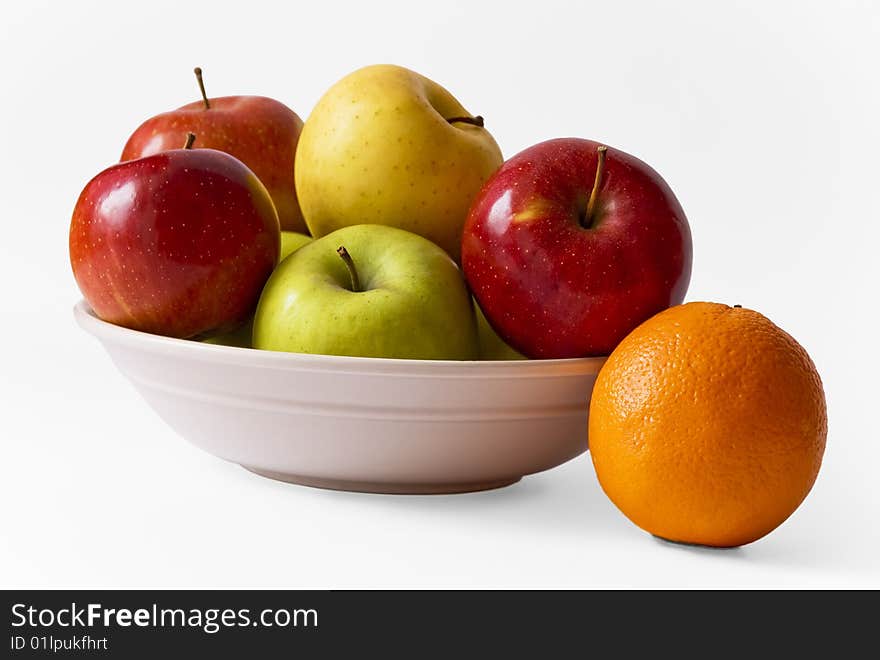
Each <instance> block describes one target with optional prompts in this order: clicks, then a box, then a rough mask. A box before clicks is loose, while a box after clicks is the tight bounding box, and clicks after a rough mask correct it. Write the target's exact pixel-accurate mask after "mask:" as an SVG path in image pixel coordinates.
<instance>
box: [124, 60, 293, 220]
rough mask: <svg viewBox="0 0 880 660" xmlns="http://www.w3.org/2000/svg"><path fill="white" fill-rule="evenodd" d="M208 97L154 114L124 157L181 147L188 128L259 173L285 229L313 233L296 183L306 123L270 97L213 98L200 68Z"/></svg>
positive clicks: (205, 145) (134, 136)
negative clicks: (296, 165) (295, 169)
mask: <svg viewBox="0 0 880 660" xmlns="http://www.w3.org/2000/svg"><path fill="white" fill-rule="evenodd" d="M195 71H196V77H197V79H198V82H199V88H200V89H201V91H202V100H201V101H196V102H194V103H190V104H188V105H185V106H183V107H182V108H178V109H177V110H172V111H171V112H165V113H162V114H160V115H156V116H155V117H152V118H151V119H148V120H147V121H145V122H144V123H143V124H141V125H140V127H139V128H138V129H137V130H136V131H135V132H134V133H132V135H131V137H130V138H128V142H127V143H126V145H125V148H124V149H123V150H122V160H132V159H133V158H142V157H144V156H151V155H153V154H156V153H159V152H160V151H167V150H169V149H178V148H180V145H182V144H183V142H184V140H185V139H186V134H187V133H190V132H191V133H195V134H196V135H198V136H199V140H198V147H199V148H205V149H219V150H220V151H225V152H226V153H228V154H232V155H233V156H235V157H236V158H238V159H239V160H240V161H241V162H243V163H244V164H245V165H247V166H248V167H249V168H251V170H253V172H254V174H256V175H257V176H258V177H259V178H260V181H262V182H263V185H265V186H266V188H267V189H268V191H269V194H270V195H271V196H272V201H273V202H274V203H275V209H276V210H277V211H278V219H279V221H280V222H281V228H282V229H285V230H288V231H298V232H307V231H308V230H307V229H306V224H305V221H304V220H303V215H302V211H300V208H299V202H298V201H297V198H296V189H295V187H294V184H293V162H294V155H295V154H296V145H297V143H298V142H299V134H300V132H301V131H302V126H303V122H302V120H301V119H300V118H299V116H297V114H296V113H295V112H294V111H293V110H291V109H290V108H288V107H287V106H286V105H284V104H283V103H281V102H279V101H276V100H274V99H270V98H266V97H265V96H223V97H220V98H213V99H209V98H208V97H207V95H206V94H205V87H204V85H203V84H202V71H201V69H198V68H197V69H196V70H195Z"/></svg>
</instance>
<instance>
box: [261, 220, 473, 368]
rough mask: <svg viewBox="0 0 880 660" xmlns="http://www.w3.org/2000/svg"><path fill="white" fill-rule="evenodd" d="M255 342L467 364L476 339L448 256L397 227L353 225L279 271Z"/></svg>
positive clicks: (266, 292)
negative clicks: (462, 361)
mask: <svg viewBox="0 0 880 660" xmlns="http://www.w3.org/2000/svg"><path fill="white" fill-rule="evenodd" d="M254 348H261V349H267V350H275V351H290V352H294V353H323V354H328V355H353V356H363V357H383V358H410V359H423V360H473V359H476V357H477V354H478V340H477V328H476V321H475V319H474V311H473V307H472V306H471V298H470V294H469V293H468V291H467V287H466V285H465V283H464V278H463V277H462V274H461V271H460V270H459V269H458V266H456V265H455V263H454V262H453V261H452V259H450V258H449V255H447V254H446V253H445V252H444V251H443V250H441V249H440V248H439V247H437V246H436V245H434V244H433V243H431V242H430V241H428V240H426V239H424V238H422V237H421V236H417V235H416V234H413V233H410V232H407V231H404V230H402V229H397V228H395V227H386V226H383V225H355V226H352V227H345V228H343V229H340V230H338V231H335V232H333V233H331V234H328V235H327V236H324V237H323V238H320V239H317V240H315V241H313V242H312V243H310V244H308V245H306V246H305V247H303V248H301V249H299V250H297V251H296V252H295V253H294V254H293V255H292V256H291V257H289V258H288V259H285V260H284V261H283V262H282V263H281V264H280V265H279V266H278V268H276V269H275V271H274V272H273V273H272V276H271V277H270V278H269V281H268V282H267V283H266V286H265V287H264V288H263V294H262V296H260V302H259V303H258V305H257V313H256V316H255V317H254Z"/></svg>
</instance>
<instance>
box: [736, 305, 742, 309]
mask: <svg viewBox="0 0 880 660" xmlns="http://www.w3.org/2000/svg"><path fill="white" fill-rule="evenodd" d="M734 307H735V308H738V309H742V305H734Z"/></svg>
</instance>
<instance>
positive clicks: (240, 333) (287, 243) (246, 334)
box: [202, 231, 312, 348]
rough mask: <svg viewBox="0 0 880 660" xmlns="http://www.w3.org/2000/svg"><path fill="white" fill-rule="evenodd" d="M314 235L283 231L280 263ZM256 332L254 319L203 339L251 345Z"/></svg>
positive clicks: (206, 341)
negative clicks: (233, 328)
mask: <svg viewBox="0 0 880 660" xmlns="http://www.w3.org/2000/svg"><path fill="white" fill-rule="evenodd" d="M311 241H312V237H311V236H306V235H305V234H300V233H298V232H295V231H282V232H281V258H280V259H279V260H278V263H281V262H282V261H284V259H285V258H286V257H289V256H290V255H291V254H293V253H294V252H296V251H297V250H299V249H300V248H301V247H302V246H303V245H305V244H306V243H311ZM253 332H254V319H253V317H251V319H250V321H248V322H247V323H244V324H242V325H240V326H239V327H238V328H236V329H235V330H233V331H232V332H225V333H223V334H222V335H214V336H213V337H208V338H206V339H203V340H202V341H203V342H205V343H206V344H219V345H220V346H239V347H241V348H250V347H251V337H252V335H253Z"/></svg>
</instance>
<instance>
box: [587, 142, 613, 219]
mask: <svg viewBox="0 0 880 660" xmlns="http://www.w3.org/2000/svg"><path fill="white" fill-rule="evenodd" d="M596 151H597V153H598V155H599V159H598V161H596V179H595V180H594V181H593V189H592V190H591V191H590V199H589V201H588V202H587V211H586V213H585V215H584V226H585V227H591V226H592V225H593V214H594V213H595V212H596V201H597V200H598V199H599V185H600V184H601V183H602V174H603V173H604V172H605V152H606V151H608V147H606V146H605V145H604V144H603V145H600V146H599V148H598V149H597V150H596Z"/></svg>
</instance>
